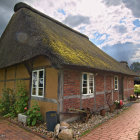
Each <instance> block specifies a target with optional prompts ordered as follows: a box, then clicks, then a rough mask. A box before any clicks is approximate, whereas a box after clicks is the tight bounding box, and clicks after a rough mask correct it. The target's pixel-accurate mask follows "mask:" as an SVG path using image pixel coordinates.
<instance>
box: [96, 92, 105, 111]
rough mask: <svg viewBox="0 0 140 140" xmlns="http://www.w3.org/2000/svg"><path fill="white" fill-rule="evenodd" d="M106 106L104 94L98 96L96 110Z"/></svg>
mask: <svg viewBox="0 0 140 140" xmlns="http://www.w3.org/2000/svg"><path fill="white" fill-rule="evenodd" d="M103 106H104V94H100V95H96V109H97V110H98V109H99V108H102V107H103Z"/></svg>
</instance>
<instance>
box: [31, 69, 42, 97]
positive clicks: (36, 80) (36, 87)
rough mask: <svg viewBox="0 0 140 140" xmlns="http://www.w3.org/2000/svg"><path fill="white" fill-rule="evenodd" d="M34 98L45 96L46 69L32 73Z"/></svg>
mask: <svg viewBox="0 0 140 140" xmlns="http://www.w3.org/2000/svg"><path fill="white" fill-rule="evenodd" d="M32 96H37V97H43V96H44V69H40V70H34V71H33V72H32Z"/></svg>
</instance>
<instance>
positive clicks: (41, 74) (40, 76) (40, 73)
mask: <svg viewBox="0 0 140 140" xmlns="http://www.w3.org/2000/svg"><path fill="white" fill-rule="evenodd" d="M39 78H43V70H42V71H39Z"/></svg>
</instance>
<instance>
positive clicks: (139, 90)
mask: <svg viewBox="0 0 140 140" xmlns="http://www.w3.org/2000/svg"><path fill="white" fill-rule="evenodd" d="M134 92H135V93H138V94H140V85H135V86H134Z"/></svg>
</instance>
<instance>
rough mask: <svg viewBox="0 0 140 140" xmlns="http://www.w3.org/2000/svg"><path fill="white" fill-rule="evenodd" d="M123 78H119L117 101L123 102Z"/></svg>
mask: <svg viewBox="0 0 140 140" xmlns="http://www.w3.org/2000/svg"><path fill="white" fill-rule="evenodd" d="M123 80H124V78H123V77H120V78H119V99H120V100H123V99H124V90H123V87H124V86H123Z"/></svg>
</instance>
